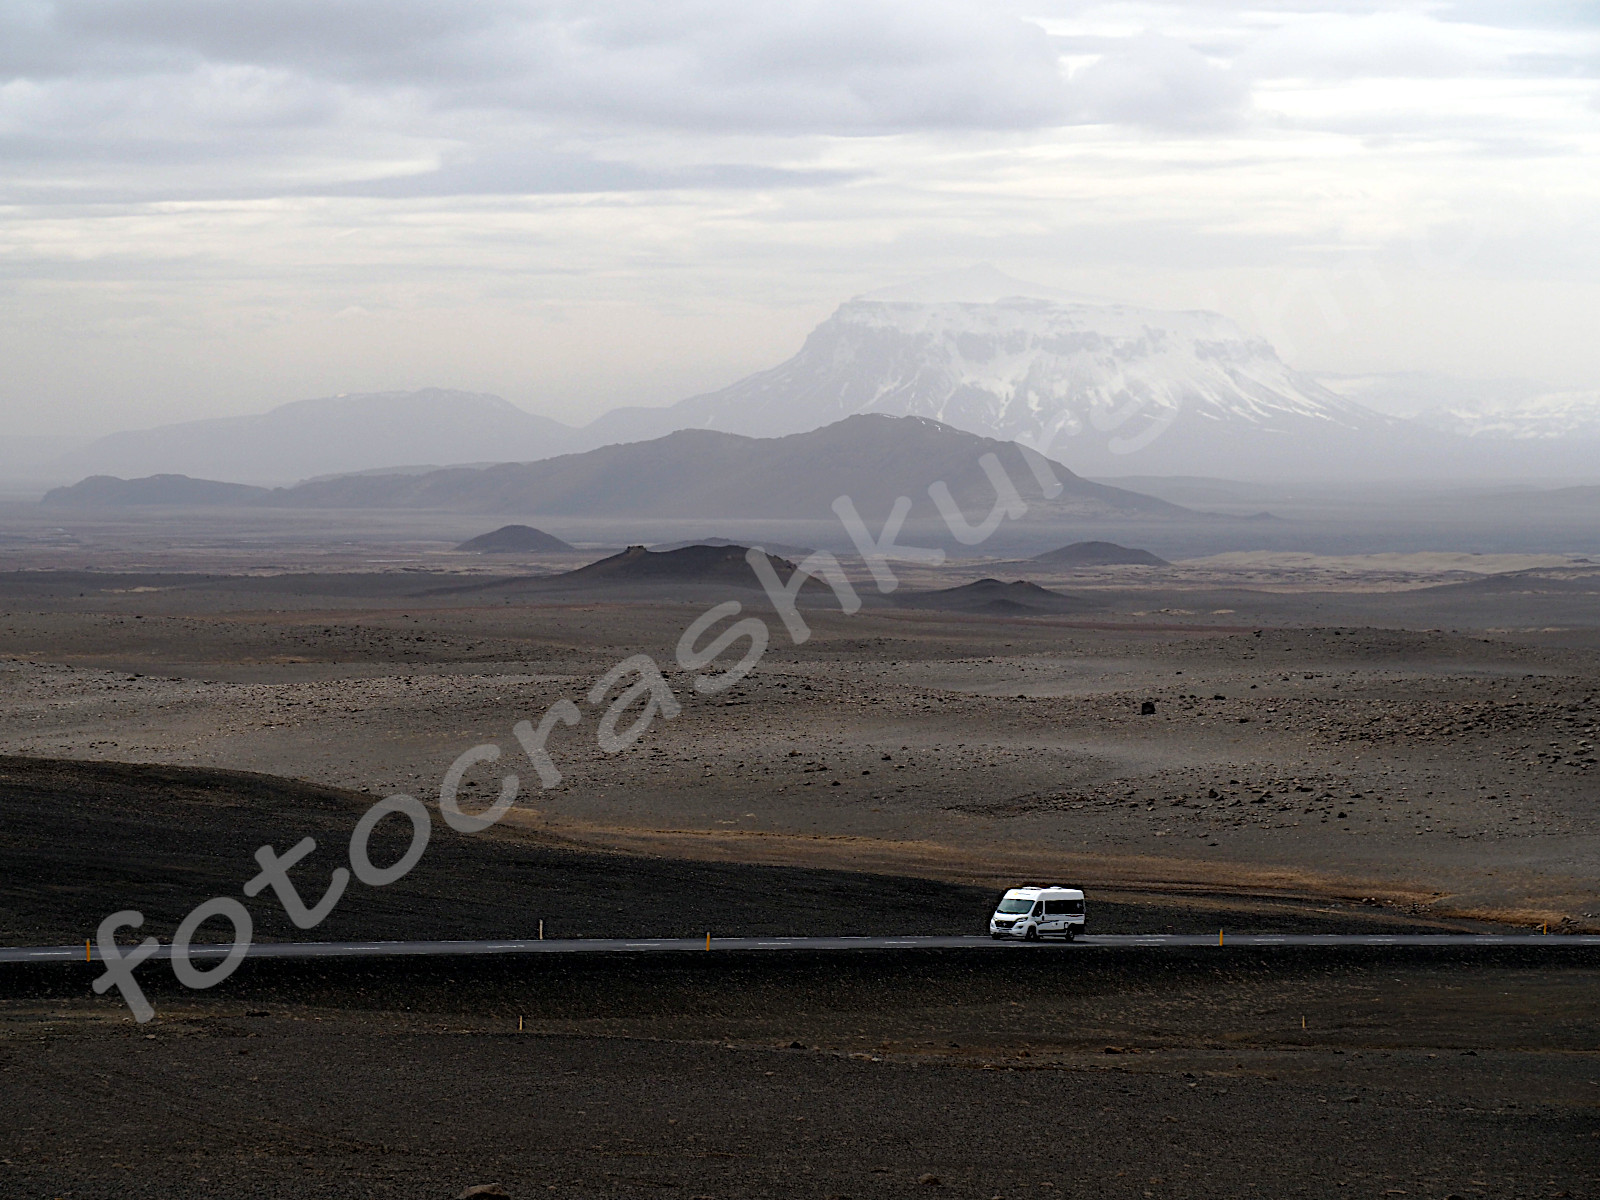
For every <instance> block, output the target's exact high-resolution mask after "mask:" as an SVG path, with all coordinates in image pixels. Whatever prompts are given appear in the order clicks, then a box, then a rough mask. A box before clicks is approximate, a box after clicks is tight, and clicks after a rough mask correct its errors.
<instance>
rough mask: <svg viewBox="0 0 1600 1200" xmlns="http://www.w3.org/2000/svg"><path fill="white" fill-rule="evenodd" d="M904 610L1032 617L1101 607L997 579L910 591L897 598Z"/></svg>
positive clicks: (1032, 585)
mask: <svg viewBox="0 0 1600 1200" xmlns="http://www.w3.org/2000/svg"><path fill="white" fill-rule="evenodd" d="M894 602H895V604H897V605H898V606H899V607H901V608H923V609H937V610H940V611H944V612H968V613H994V614H996V615H1012V616H1030V615H1036V614H1041V613H1077V612H1088V611H1089V610H1091V609H1094V608H1098V607H1099V605H1097V604H1095V603H1094V602H1093V601H1090V600H1085V599H1083V598H1082V597H1079V596H1069V595H1067V594H1066V593H1064V592H1053V591H1051V590H1050V589H1049V588H1042V587H1040V586H1039V585H1038V584H1036V583H1029V582H1028V581H1027V580H1026V579H1018V580H1016V581H1014V582H1012V583H1002V582H1000V580H998V579H979V580H977V581H976V582H974V583H966V584H962V585H961V586H960V587H953V588H942V589H940V590H939V591H936V592H910V593H906V594H903V595H898V596H896V597H895V601H894Z"/></svg>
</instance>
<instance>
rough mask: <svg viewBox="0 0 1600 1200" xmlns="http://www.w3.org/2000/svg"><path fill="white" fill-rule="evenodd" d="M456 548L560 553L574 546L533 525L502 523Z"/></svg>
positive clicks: (502, 551) (500, 551) (476, 550)
mask: <svg viewBox="0 0 1600 1200" xmlns="http://www.w3.org/2000/svg"><path fill="white" fill-rule="evenodd" d="M456 549H457V550H467V551H471V552H473V553H475V554H558V553H560V552H562V551H566V550H571V549H572V546H571V545H570V544H568V543H567V542H563V541H562V540H561V539H560V538H558V537H556V536H555V535H554V534H551V533H546V532H545V531H544V530H542V529H535V528H534V527H533V526H531V525H502V526H501V527H500V528H499V529H496V530H495V531H494V532H493V533H484V534H479V535H478V536H477V537H475V538H472V539H470V540H469V541H465V542H462V543H461V545H459V546H457V547H456Z"/></svg>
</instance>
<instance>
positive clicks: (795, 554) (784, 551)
mask: <svg viewBox="0 0 1600 1200" xmlns="http://www.w3.org/2000/svg"><path fill="white" fill-rule="evenodd" d="M742 545H743V543H742V542H736V541H734V540H733V539H732V538H725V537H703V538H690V539H687V540H685V541H681V542H664V543H662V544H661V545H658V546H651V547H650V549H651V550H653V551H655V552H656V553H657V554H660V553H661V552H663V551H665V550H684V549H687V548H688V547H690V546H742ZM761 548H762V549H763V550H765V551H766V552H767V553H768V554H776V555H779V556H781V557H783V558H792V559H794V560H795V561H796V562H799V561H800V560H801V559H802V558H808V557H810V556H811V555H812V554H813V553H815V551H814V550H813V549H812V548H811V547H810V546H791V545H789V544H788V543H787V542H768V541H763V542H762V543H761Z"/></svg>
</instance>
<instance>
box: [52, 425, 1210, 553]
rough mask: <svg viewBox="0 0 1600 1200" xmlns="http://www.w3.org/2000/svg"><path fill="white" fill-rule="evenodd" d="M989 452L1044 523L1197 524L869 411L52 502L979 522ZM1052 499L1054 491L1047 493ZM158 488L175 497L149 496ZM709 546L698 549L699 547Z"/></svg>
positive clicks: (102, 484) (137, 483)
mask: <svg viewBox="0 0 1600 1200" xmlns="http://www.w3.org/2000/svg"><path fill="white" fill-rule="evenodd" d="M990 455H992V456H993V461H994V462H995V463H998V464H999V467H1000V469H1001V471H1002V472H1003V473H1004V478H1005V479H1006V480H1009V483H1010V486H1011V487H1012V488H1014V489H1015V491H1016V496H1017V498H1018V499H1019V500H1021V501H1022V502H1023V503H1024V504H1026V505H1027V506H1028V507H1029V510H1030V511H1033V512H1036V513H1037V514H1038V515H1050V516H1058V517H1059V516H1079V517H1091V518H1092V517H1099V516H1119V517H1140V518H1153V519H1158V520H1159V519H1164V518H1172V517H1184V516H1193V515H1194V514H1193V513H1191V512H1190V510H1188V509H1185V508H1181V507H1179V506H1178V505H1175V504H1170V503H1168V502H1167V501H1165V500H1158V499H1156V498H1154V497H1152V496H1146V495H1143V494H1141V493H1139V492H1131V491H1127V490H1125V489H1123V488H1118V487H1113V486H1110V485H1107V484H1101V483H1091V482H1090V481H1088V480H1086V479H1080V478H1079V477H1078V476H1076V475H1074V474H1073V473H1072V472H1071V471H1069V470H1068V469H1067V468H1066V467H1064V466H1062V465H1060V464H1059V463H1057V464H1052V465H1049V470H1050V471H1051V472H1052V473H1053V475H1054V479H1055V481H1056V486H1057V487H1059V492H1058V493H1056V494H1052V495H1050V496H1046V495H1045V488H1044V486H1043V485H1042V484H1041V482H1040V476H1039V475H1037V474H1036V473H1035V468H1037V467H1039V466H1040V463H1041V462H1042V460H1038V459H1035V460H1033V461H1032V462H1030V460H1029V459H1028V458H1027V457H1025V455H1024V451H1023V449H1022V448H1021V447H1019V446H1017V445H1016V444H1015V443H1010V442H1000V441H996V440H994V439H992V438H980V437H976V436H974V435H973V434H970V433H964V432H962V431H960V430H958V429H952V428H951V427H950V426H948V425H941V424H939V423H938V422H937V421H929V420H925V419H923V418H921V417H884V416H860V417H851V418H849V419H848V420H844V421H839V422H836V423H834V424H833V425H829V426H826V427H824V428H822V429H816V430H811V431H809V432H807V433H799V434H791V435H789V436H788V437H782V438H750V437H743V436H740V435H738V434H730V433H716V432H713V431H711V430H705V429H689V430H680V431H678V432H676V433H672V434H668V435H667V436H665V437H662V438H656V439H654V440H652V441H648V442H630V443H625V444H621V445H614V446H605V447H601V448H600V449H598V450H590V451H587V452H585V453H582V454H568V455H562V456H560V457H557V458H550V459H543V460H540V461H537V462H529V463H502V464H499V465H496V466H492V467H451V468H445V469H443V470H438V471H432V472H428V473H425V474H421V475H410V474H406V475H388V474H362V475H346V476H340V477H336V478H332V479H322V480H314V481H308V482H306V483H302V484H298V485H296V486H295V487H291V488H276V489H271V490H268V489H263V488H254V487H247V486H242V485H235V484H219V483H213V482H209V481H205V480H192V479H185V478H183V477H171V476H167V477H156V478H154V479H145V480H127V481H125V480H116V479H106V478H104V477H96V478H93V479H90V480H86V481H84V482H83V483H79V484H75V485H73V486H72V487H69V488H59V489H57V490H56V491H55V492H52V493H51V494H50V496H49V497H48V498H47V499H48V502H49V503H51V504H58V505H77V506H79V507H94V506H122V505H131V504H143V503H152V502H158V503H180V502H182V501H181V500H175V499H172V497H176V496H183V495H193V496H196V497H203V498H204V499H201V500H197V501H195V502H197V503H200V502H203V503H233V504H243V505H258V506H269V507H280V508H325V509H351V508H358V509H431V510H437V511H448V512H465V513H483V514H508V515H509V514H518V515H528V516H534V515H538V516H557V517H568V516H575V517H576V516H581V517H630V516H633V517H642V516H649V517H656V518H660V517H671V518H706V519H717V518H728V517H740V518H776V519H786V518H797V519H820V520H824V521H827V522H829V523H830V524H834V523H836V522H837V520H838V515H837V513H836V512H835V510H834V508H833V505H834V502H835V501H836V500H838V499H839V498H840V497H842V496H847V497H849V498H850V499H851V501H852V503H853V504H854V505H855V506H856V510H857V512H858V513H859V514H860V515H861V517H862V518H863V519H864V520H866V521H867V522H869V524H870V525H871V526H872V527H874V528H875V527H876V526H877V525H878V524H880V523H881V522H882V521H883V519H884V517H885V516H886V515H887V514H888V513H889V511H890V510H891V509H892V508H893V507H894V505H895V502H896V501H897V500H898V499H899V498H900V497H902V496H905V497H909V498H911V500H912V501H913V519H916V515H917V514H919V513H920V515H921V518H922V519H924V520H930V521H931V520H936V519H939V516H940V512H939V509H938V507H937V504H936V502H935V501H934V500H933V498H932V495H931V493H930V489H931V488H934V486H935V485H943V488H944V489H948V499H949V501H950V502H951V503H953V504H955V505H956V506H957V507H958V508H959V509H960V510H961V511H962V512H963V513H972V514H974V517H975V519H977V518H980V517H981V515H982V514H984V513H987V512H988V511H989V510H990V509H991V508H992V507H993V506H994V505H995V503H996V500H997V491H996V484H995V482H994V480H993V479H991V478H990V476H989V474H988V472H987V470H986V468H985V467H984V465H983V460H984V459H985V458H986V457H987V456H990ZM1051 490H1052V492H1054V491H1055V489H1054V488H1052V489H1051ZM152 494H158V495H160V496H163V497H167V499H162V500H159V501H152V500H150V499H148V497H149V496H150V495H152ZM706 548H707V547H705V546H701V549H706Z"/></svg>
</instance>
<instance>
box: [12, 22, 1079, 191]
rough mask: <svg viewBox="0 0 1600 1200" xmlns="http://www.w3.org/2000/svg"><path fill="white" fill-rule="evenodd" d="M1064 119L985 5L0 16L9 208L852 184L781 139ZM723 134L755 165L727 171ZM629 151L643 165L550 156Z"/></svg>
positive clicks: (1050, 86) (1056, 89) (1025, 46)
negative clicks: (802, 162) (22, 200)
mask: <svg viewBox="0 0 1600 1200" xmlns="http://www.w3.org/2000/svg"><path fill="white" fill-rule="evenodd" d="M1066 119H1067V93H1066V87H1065V81H1064V78H1063V75H1062V72H1061V69H1060V65H1059V58H1058V56H1057V53H1056V51H1055V50H1054V48H1053V47H1052V46H1051V44H1050V40H1049V38H1048V37H1047V36H1046V35H1045V33H1044V31H1043V30H1042V29H1041V28H1039V27H1038V26H1037V25H1035V24H1032V23H1029V22H1027V21H1025V20H1022V19H1021V18H1019V17H1017V16H1015V15H1014V14H1011V13H1010V12H1008V11H1007V10H1006V9H1004V8H1003V7H1001V6H997V5H996V4H994V3H991V2H990V0H812V2H811V3H806V4H798V5H770V6H768V5H749V4H746V3H742V2H739V0H678V2H676V3H661V2H660V0H655V2H647V0H612V2H611V3H609V4H605V5H600V6H596V5H594V4H584V3H578V2H576V0H470V2H464V3H453V4H441V3H438V2H437V0H227V2H226V3H223V2H218V0H11V2H10V3H8V4H6V5H0V139H3V140H4V141H5V142H6V143H7V144H8V146H9V148H10V149H11V150H12V151H13V152H14V153H13V154H12V155H8V157H7V158H6V159H5V166H4V170H3V171H0V189H3V194H6V195H9V196H11V197H13V198H15V197H17V196H21V195H27V196H32V197H41V196H51V195H57V196H62V197H82V196H85V195H89V194H96V195H100V194H105V193H106V192H107V191H114V190H115V189H114V185H113V184H112V182H111V181H112V179H113V178H114V177H116V176H118V174H119V172H118V170H117V169H118V168H121V170H120V178H121V179H122V180H123V182H124V193H123V194H124V195H125V196H127V197H129V198H132V197H135V196H147V195H152V194H154V195H161V196H180V195H184V194H194V195H206V196H212V195H230V196H232V195H280V194H281V195H288V194H306V193H307V192H308V191H313V192H318V191H321V192H327V193H328V194H352V193H358V194H362V195H375V194H393V195H401V194H404V195H419V194H430V195H432V194H450V193H453V192H463V191H479V190H485V189H487V190H490V191H502V190H506V189H508V188H512V187H515V188H518V189H522V190H527V191H544V190H555V191H570V190H584V189H590V190H619V189H620V190H630V189H651V188H659V187H672V186H718V187H739V186H762V187H765V186H786V185H792V184H799V183H806V184H820V183H825V182H830V181H838V180H839V179H842V178H850V177H853V176H849V175H844V174H840V173H836V172H832V173H830V172H826V171H806V170H803V169H796V168H795V167H794V166H793V164H792V162H791V161H790V160H791V159H792V158H793V157H794V155H793V154H792V153H791V152H787V151H784V150H783V149H782V148H781V145H780V143H781V141H782V139H793V138H795V137H815V136H829V135H831V136H841V135H843V136H861V135H882V134H893V133H899V132H906V131H922V130H985V129H994V130H1025V129H1036V128H1040V127H1044V126H1049V125H1052V124H1059V123H1061V122H1062V121H1064V120H1066ZM730 134H733V135H742V136H744V135H747V136H745V142H746V144H747V145H749V144H756V145H764V146H765V147H766V149H765V150H764V151H757V152H755V153H757V154H758V155H759V154H762V153H764V154H766V155H767V160H766V161H760V160H758V161H752V162H737V163H730V162H727V161H725V160H726V158H727V157H728V156H727V154H726V153H723V154H718V153H717V152H716V151H715V149H714V141H715V139H716V138H717V137H722V136H726V135H730ZM627 138H632V139H633V140H634V142H635V143H639V142H640V141H641V139H642V140H643V141H644V142H648V143H650V144H649V147H648V151H649V152H648V155H647V157H648V158H649V159H650V160H651V161H650V163H648V164H644V163H641V164H640V165H636V166H630V165H627V164H624V163H621V162H612V161H606V160H607V159H609V158H615V157H617V154H615V153H613V154H610V155H608V154H605V153H596V154H592V155H591V154H589V153H587V151H586V150H584V151H580V152H576V153H574V152H564V153H557V152H556V151H555V150H553V149H552V148H551V147H552V146H555V145H559V144H566V145H571V144H580V145H583V146H585V147H587V146H591V145H592V146H599V145H610V146H616V145H619V144H621V141H622V140H624V139H627ZM774 138H776V139H778V141H776V142H775V141H773V139H774ZM763 139H765V141H764V142H763ZM508 145H520V146H523V147H527V148H528V149H527V150H525V151H507V150H506V149H504V147H506V146H508ZM746 153H747V154H748V153H751V152H750V151H748V150H747V151H746ZM740 157H742V156H740ZM706 160H709V161H706ZM183 163H203V164H207V170H206V171H205V172H201V173H200V177H182V176H179V175H177V174H174V173H173V172H172V171H171V168H172V167H173V166H174V165H175V164H183ZM429 163H436V164H439V165H438V166H437V167H436V168H435V169H434V170H431V171H430V170H428V169H427V167H428V164H429ZM50 164H55V166H56V168H57V171H56V174H55V176H54V177H52V175H51V172H50V170H49V165H50ZM73 164H76V166H75V167H74V165H73ZM230 170H231V171H233V172H234V174H233V175H231V176H229V175H227V173H226V172H227V171H230ZM207 176H210V177H209V178H208V177H207ZM374 176H382V177H383V178H382V181H379V182H374V181H373V177H374ZM318 181H320V182H318ZM186 188H192V189H194V190H193V191H192V192H186V191H185V189H186Z"/></svg>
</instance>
